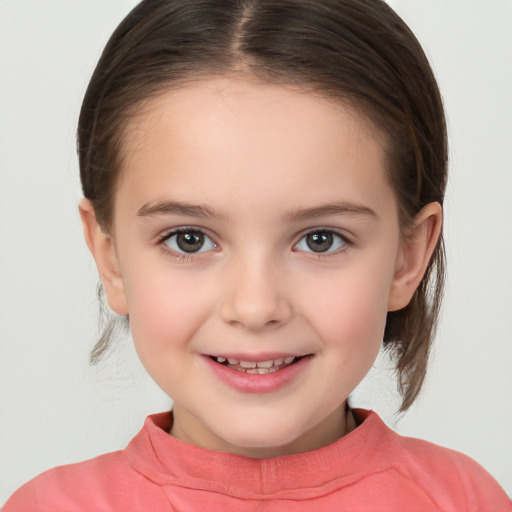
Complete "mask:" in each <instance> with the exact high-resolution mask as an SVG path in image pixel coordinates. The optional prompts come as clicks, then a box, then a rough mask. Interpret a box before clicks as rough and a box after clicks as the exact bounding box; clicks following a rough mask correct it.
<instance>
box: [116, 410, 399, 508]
mask: <svg viewBox="0 0 512 512" xmlns="http://www.w3.org/2000/svg"><path fill="white" fill-rule="evenodd" d="M354 414H355V416H356V418H357V420H358V422H359V423H360V425H359V426H358V427H357V428H356V429H355V430H353V431H352V432H350V433H349V434H347V435H346V436H344V437H343V438H341V439H339V440H338V441H336V442H335V443H333V444H331V445H329V446H325V447H323V448H320V449H319V450H314V451H311V452H307V453H302V454H298V455H287V456H283V457H275V458H269V459H253V458H249V457H244V456H241V455H234V454H230V453H224V452H215V451H210V450H206V449H203V448H199V447H197V446H193V445H190V444H187V443H184V442H182V441H178V440H177V439H175V438H173V437H172V436H170V435H169V434H168V433H167V432H169V430H170V426H171V422H172V414H171V413H169V412H167V413H161V414H155V415H153V416H149V417H148V418H147V419H146V422H145V423H144V426H143V428H142V430H141V431H140V432H139V434H137V435H136V436H135V438H134V439H133V440H132V441H131V442H130V444H129V445H128V447H127V448H126V450H125V454H126V456H127V457H128V460H129V462H130V464H131V466H132V467H133V468H134V469H135V470H136V471H138V472H139V473H142V474H143V475H144V476H145V477H146V478H149V479H150V480H152V481H153V482H155V483H157V484H159V485H162V486H166V485H178V486H180V487H188V488H192V489H203V490H209V491H214V492H220V493H224V494H228V495H231V496H235V497H240V498H261V497H265V498H266V499H269V498H289V499H294V498H295V499H299V498H308V497H309V498H312V497H315V496H320V495H324V494H327V493H329V492H333V491H334V490H336V489H340V488H342V487H345V486H347V485H350V484H351V483H353V482H355V481H357V480H358V479H360V478H362V477H363V476H365V475H366V474H367V472H368V454H369V453H370V454H371V455H370V457H371V458H373V459H374V460H375V459H380V460H382V461H383V464H384V460H385V457H382V455H383V454H382V453H381V454H380V455H381V456H380V457H379V456H377V457H376V455H377V454H378V453H379V452H381V450H382V447H384V446H386V445H387V444H388V443H387V441H389V436H394V435H396V434H393V433H392V431H391V430H389V429H388V428H387V427H386V426H385V424H384V423H383V422H382V420H381V419H380V418H379V417H378V416H377V414H375V413H374V412H370V411H365V410H362V409H358V410H355V411H354ZM385 438H388V439H387V440H386V439H385ZM376 469H377V470H378V468H376V467H375V466H373V468H372V471H375V470H376ZM382 469H384V467H382Z"/></svg>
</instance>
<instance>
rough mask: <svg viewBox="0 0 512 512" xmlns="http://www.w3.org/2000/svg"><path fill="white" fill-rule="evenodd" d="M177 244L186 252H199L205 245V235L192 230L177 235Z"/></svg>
mask: <svg viewBox="0 0 512 512" xmlns="http://www.w3.org/2000/svg"><path fill="white" fill-rule="evenodd" d="M176 244H177V245H178V247H179V248H180V249H181V250H182V251H184V252H197V251H199V250H200V249H201V247H203V244H204V235H203V234H202V233H197V232H194V231H191V232H189V233H180V234H179V235H177V236H176Z"/></svg>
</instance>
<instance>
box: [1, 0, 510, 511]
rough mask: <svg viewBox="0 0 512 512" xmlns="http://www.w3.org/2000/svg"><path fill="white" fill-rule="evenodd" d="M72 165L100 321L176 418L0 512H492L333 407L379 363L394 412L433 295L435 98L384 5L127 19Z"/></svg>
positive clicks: (427, 327) (476, 493)
mask: <svg viewBox="0 0 512 512" xmlns="http://www.w3.org/2000/svg"><path fill="white" fill-rule="evenodd" d="M78 149H79V160H80V168H81V178H82V185H83V190H84V195H85V199H84V200H82V201H81V203H80V214H81V218H82V221H83V226H84V233H85V238H86V241H87V244H88V246H89V248H90V250H91V252H92V254H93V256H94V258H95V260H96V263H97V266H98V270H99V272H100V276H101V279H102V283H103V287H104V291H105V295H106V299H107V301H108V305H109V307H110V308H111V309H112V310H113V311H114V312H116V313H117V314H118V315H120V316H121V317H123V318H124V319H125V321H127V322H128V323H129V327H130V331H131V333H132V336H133V340H134V343H135V347H136V350H137V352H138V355H139V357H140V359H141V361H142V363H143V364H144V366H145V367H146V369H147V370H148V372H149V374H150V375H151V376H152V377H153V379H154V380H155V381H156V382H157V383H158V385H159V386H160V387H161V388H162V389H163V390H164V391H165V392H166V393H167V394H168V395H169V396H170V397H172V399H173V402H174V405H173V411H172V413H171V414H170V413H165V414H160V415H155V416H152V417H150V418H148V420H147V421H146V423H145V425H144V428H143V429H142V431H141V432H140V433H139V434H138V435H137V436H136V437H135V438H134V439H133V441H132V442H131V443H130V445H129V446H128V447H127V449H126V450H124V451H122V452H116V453H112V454H108V455H105V456H102V457H99V458H96V459H93V460H91V461H88V462H84V463H80V464H77V465H74V466H67V467H61V468H57V469H55V470H52V471H50V472H47V473H45V474H43V475H41V476H40V477H38V478H36V479H35V480H33V481H32V482H29V483H28V484H27V485H26V486H24V487H23V488H22V489H20V490H19V491H18V492H17V493H16V494H15V495H14V496H13V497H12V498H11V500H10V501H9V502H8V503H7V505H6V507H5V511H6V512H9V511H15V510H219V509H227V510H235V509H236V510H239V509H242V510H260V509H267V510H339V509H347V510H383V511H385V510H421V511H423V510H425V511H427V510H510V509H511V503H510V501H509V500H508V498H507V497H506V495H505V494H504V492H503V491H502V490H501V489H500V488H499V486H498V485H497V484H496V482H494V480H493V479H492V478H491V477H490V476H489V475H488V474H487V473H486V472H485V471H484V470H483V469H482V468H481V467H479V466H478V465H477V464H476V463H474V462H473V461H471V460H470V459H468V458H466V457H465V456H462V455H460V454H458V453H455V452H452V451H449V450H446V449H443V448H439V447H437V446H434V445H431V444H428V443H425V442H422V441H418V440H414V439H408V438H402V437H399V436H398V435H396V434H394V433H392V432H391V431H390V430H388V429H387V428H386V427H385V426H384V424H383V423H382V422H381V421H380V419H379V418H378V416H377V415H376V414H375V413H373V412H368V411H363V410H353V409H351V408H350V407H349V405H348V400H347V399H348V396H349V394H350V393H351V392H352V390H353V389H354V388H355V387H356V386H357V384H358V383H359V382H360V381H361V380H362V379H363V377H364V376H365V374H366V373H367V372H368V370H369V369H370V367H371V366H372V364H373V362H374V360H375V357H376V355H377V353H378V352H379V348H380V346H381V343H382V341H383V343H384V346H385V347H386V348H387V349H388V350H389V351H390V353H391V354H392V355H393V358H394V360H395V361H396V369H397V375H398V382H399V387H400V390H401V393H402V397H403V401H402V407H401V409H402V411H405V410H407V409H408V408H409V407H410V405H411V404H412V403H413V401H414V399H415V398H416V397H417V395H418V393H419V391H420V389H421V386H422V383H423V379H424V375H425V370H426V360H427V356H428V351H429V347H430V343H431V340H432V337H433V334H434V331H435V326H436V321H437V316H438V311H439V305H440V300H441V294H442V288H443V277H444V260H443V243H442V235H441V232H442V203H443V198H444V190H445V183H446V160H447V157H446V155H447V147H446V133H445V123H444V115H443V109H442V104H441V99H440V95H439V92H438V89H437V85H436V82H435V79H434V77H433V75H432V72H431V70H430V67H429V65H428V62H427V60H426V58H425V56H424V54H423V52H422V50H421V48H420V46H419V44H418V42H417V41H416V39H415V38H414V36H413V35H412V34H411V32H410V31H409V29H408V28H407V27H406V26H405V25H404V23H403V22H402V21H401V20H400V19H399V18H398V17H397V16H396V14H394V13H393V11H392V10H391V9H390V8H389V7H387V5H386V4H384V3H382V2H380V1H379V0H341V1H340V0H336V1H335V0H323V1H315V2H307V1H300V0H294V1H291V0H287V1H284V0H283V1H261V0H259V1H257V0H247V1H224V2H214V1H197V2H191V1H183V0H181V1H178V0H167V1H166V0H145V1H143V2H142V3H141V4H139V6H138V7H136V8H135V9H134V10H133V11H132V12H131V13H130V14H129V15H128V16H127V18H126V19H125V20H124V21H123V22H122V23H121V25H120V26H119V27H118V29H117V30H116V32H115V33H114V35H113V36H112V38H111V40H110V41H109V43H108V45H107V47H106V49H105V51H104V53H103V56H102V58H101V59H100V62H99V64H98V66H97V68H96V71H95V73H94V75H93V77H92V79H91V82H90V85H89V88H88V90H87V93H86V96H85V99H84V103H83V107H82V112H81V116H80V121H79V127H78ZM113 330H114V324H110V325H108V326H107V328H106V330H105V333H104V335H103V336H102V338H101V340H100V342H99V343H98V345H97V346H96V347H95V349H94V351H93V358H94V359H97V358H99V357H101V354H102V353H103V352H104V351H105V350H106V348H107V347H108V345H109V343H110V335H111V333H112V332H113Z"/></svg>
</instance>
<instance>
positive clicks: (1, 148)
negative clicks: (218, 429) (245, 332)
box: [0, 0, 512, 503]
mask: <svg viewBox="0 0 512 512" xmlns="http://www.w3.org/2000/svg"><path fill="white" fill-rule="evenodd" d="M390 3H391V4H392V5H393V7H394V8H395V9H396V10H397V11H398V13H399V14H400V15H401V16H402V17H403V18H404V19H405V20H406V21H407V22H408V23H409V24H410V26H411V28H412V29H413V30H414V31H415V32H416V34H417V36H418V38H419V39H420V41H421V42H422V43H423V45H424V46H425V48H426V51H427V53H428V55H429V57H430V59H431V61H432V64H433V66H434V69H435V71H436V73H437V75H438V78H439V82H440V86H441V89H442V91H443V94H444V97H445V102H446V109H447V115H448V121H449V130H450V142H451V177H450V183H449V187H448V197H447V202H446V237H447V242H448V243H447V245H448V261H449V265H448V271H449V279H448V286H447V295H446V301H445V306H444V313H443V318H442V323H441V327H440V331H439V335H438V338H437V342H436V346H435V349H434V352H433V357H432V366H431V371H430V374H429V378H428V382H427V387H426V390H425V392H424V394H423V395H422V397H421V399H420V400H419V401H418V402H417V404H415V406H414V407H413V408H412V410H411V411H410V412H409V413H408V414H407V415H406V416H405V417H403V418H402V419H399V418H397V417H395V416H394V415H393V410H394V408H395V407H396V405H397V400H396V395H395V391H394V384H393V381H392V372H391V371H390V370H389V368H388V366H389V365H388V364H387V362H386V361H385V360H384V359H382V360H379V361H378V362H377V364H376V369H375V371H373V372H372V373H371V375H370V376H369V378H368V379H367V380H366V382H365V384H364V385H363V386H362V387H361V388H360V389H359V390H357V392H356V393H355V394H354V397H353V404H354V405H359V406H361V405H363V406H367V407H373V408H375V409H376V410H377V411H378V412H379V413H380V414H381V415H382V417H383V418H384V419H385V420H386V421H387V422H388V423H389V424H390V425H391V426H393V427H394V428H396V429H397V430H398V431H399V432H400V433H402V434H406V435H412V436H416V437H422V438H425V439H428V440H430V441H433V442H436V443H439V444H442V445H445V446H449V447H451V448H455V449H457V450H460V451H463V452H465V453H468V454H469V455H471V456H472V457H473V458H475V459H476V460H478V461H479V462H480V463H481V464H482V465H484V466H485V467H486V468H487V469H488V470H489V471H490V472H491V473H492V474H493V475H494V476H495V478H497V479H498V481H499V482H500V483H501V484H502V485H503V486H504V488H505V489H506V490H507V492H508V493H509V494H510V493H512V465H511V464H510V460H511V459H512V435H511V434H510V432H512V404H511V394H512V393H511V391H512V382H511V381H512V377H511V368H512V334H511V330H512V329H511V327H512V325H511V324H512V270H511V262H512V215H511V212H510V205H511V200H510V194H511V191H512V169H511V162H512V128H511V127H512V123H511V119H512V94H511V92H510V91H512V69H511V68H512V31H511V30H510V27H511V26H512V2H511V1H510V0H491V1H488V2H481V1H476V0H430V1H429V2H425V1H424V0H395V1H392V2H390ZM134 4H135V2H134V1H133V0H101V1H100V0H82V1H80V0H45V1H44V2H41V1H40V0H0V247H1V248H0V351H1V353H0V415H1V421H0V503H3V502H4V501H5V500H6V499H7V497H8V495H9V494H10V493H11V492H12V491H14V489H15V488H17V487H18V486H19V485H21V484H22V483H23V482H25V481H26V480H28V479H29V478H31V477H33V476H35V475H36V474H37V473H39V472H41V471H43V470H45V469H48V468H50V467H53V466H55V465H59V464H64V463H69V462H73V461H78V460H82V459H85V458H90V457H92V456H95V455H97V454H99V453H102V452H106V451H112V450H115V449H119V448H122V447H124V446H125V445H126V443H127V441H128V440H129V439H130V438H131V436H132V435H134V434H135V433H136V432H137V430H138V429H139V428H140V426H141V425H142V422H143V419H144V417H145V415H146V414H148V413H151V412H157V411H159V410H163V409H166V408H168V407H169V404H170V400H169V399H168V398H167V397H165V396H164V395H163V394H162V393H161V392H160V391H159V390H158V389H157V388H156V386H155V385H154V384H153V383H152V382H151V380H150V379H149V378H148V377H147V376H146V374H145V372H144V370H143V369H142V368H141V367H140V365H139V363H138V362H137V360H136V357H135V354H134V352H133V350H132V348H131V345H130V342H129V340H127V341H125V342H123V343H120V344H119V345H118V346H117V347H116V349H115V350H114V352H113V353H112V355H111V357H110V358H109V359H108V360H106V361H105V363H103V364H102V365H101V366H99V367H95V368H91V367H89V366H88V362H87V360H88V351H89V350H90V348H91V346H92V344H93V343H94V339H95V336H96V334H97V306H96V301H95V286H96V282H97V274H96V269H95V267H94V264H93V261H92V258H91V257H90V256H89V254H88V252H87V250H86V247H85V243H84V242H83V240H82V234H81V227H80V223H79V219H78V213H77V201H78V200H79V198H80V187H79V182H78V168H77V161H76V156H75V150H74V131H75V125H76V121H77V115H78V109H79V105H80V101H81V98H82V96H83V93H84V91H85V87H86V84H87V80H88V78H89V76H90V74H91V72H92V69H93V67H94V65H95V63H96V61H97V59H98V57H99V53H100V52H101V50H102V48H103V46H104V44H105V42H106V40H107V38H108V37H109V35H110V33H111V32H112V30H113V29H114V28H115V26H116V25H117V23H118V22H119V21H120V20H121V18H122V17H123V16H124V15H125V14H126V13H127V12H128V10H129V9H130V8H131V7H132V6H133V5H134Z"/></svg>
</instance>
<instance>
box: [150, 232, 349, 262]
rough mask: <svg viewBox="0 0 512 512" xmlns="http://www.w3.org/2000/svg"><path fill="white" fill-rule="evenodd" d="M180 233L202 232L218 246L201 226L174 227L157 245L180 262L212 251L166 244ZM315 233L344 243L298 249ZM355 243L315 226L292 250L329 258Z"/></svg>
mask: <svg viewBox="0 0 512 512" xmlns="http://www.w3.org/2000/svg"><path fill="white" fill-rule="evenodd" d="M180 233H196V234H200V235H202V236H204V237H205V238H206V239H208V240H210V241H211V243H212V244H213V245H214V246H215V248H217V247H218V245H217V244H216V243H215V242H214V241H213V240H212V238H211V237H210V236H208V235H207V234H206V233H205V232H204V231H203V230H202V229H200V228H195V227H191V226H190V227H189V226H184V227H180V228H177V229H173V230H172V231H170V232H168V233H166V234H165V235H163V236H161V237H160V238H159V239H158V240H157V245H159V246H160V247H162V250H163V251H164V252H165V253H166V254H169V255H171V256H172V257H173V258H175V259H176V260H178V261H180V262H187V261H190V260H191V259H193V258H197V256H198V255H200V254H202V253H207V252H210V250H211V249H210V250H206V251H201V250H199V251H197V252H190V253H187V252H179V251H176V250H173V249H171V248H169V247H168V246H167V245H166V242H167V241H169V240H170V239H171V238H172V237H174V236H177V235H179V234H180ZM315 234H322V235H330V236H332V237H333V238H335V239H338V241H341V242H342V244H343V245H342V246H341V247H340V248H337V249H335V250H330V249H328V250H327V251H325V252H316V251H314V250H310V251H305V250H300V249H296V248H297V246H298V245H299V244H301V243H302V242H303V241H305V240H306V238H307V237H308V236H309V235H315ZM306 243H307V242H306ZM333 243H335V242H333ZM353 245H354V243H353V242H352V241H351V240H350V239H349V238H348V237H347V236H345V235H343V234H341V233H340V232H338V231H336V230H333V229H330V228H315V229H311V230H310V231H308V232H306V233H304V234H302V235H301V237H300V238H299V241H298V242H296V243H295V244H294V245H293V248H292V250H293V251H294V252H303V253H306V254H308V255H309V256H308V257H310V258H311V257H313V258H316V259H325V258H329V257H332V256H336V255H339V254H341V253H344V252H345V251H347V250H348V249H349V248H350V247H351V246H353Z"/></svg>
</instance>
